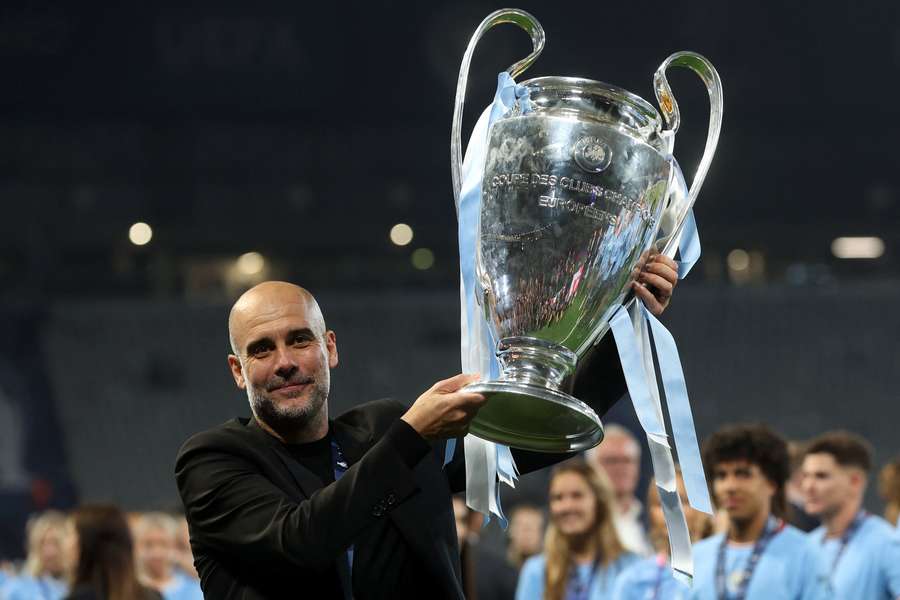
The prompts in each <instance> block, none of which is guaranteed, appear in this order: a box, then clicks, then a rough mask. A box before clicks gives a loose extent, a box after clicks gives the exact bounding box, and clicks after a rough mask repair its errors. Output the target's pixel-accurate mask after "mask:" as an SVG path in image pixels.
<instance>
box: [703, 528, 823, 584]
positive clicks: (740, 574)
mask: <svg viewBox="0 0 900 600" xmlns="http://www.w3.org/2000/svg"><path fill="white" fill-rule="evenodd" d="M723 539H724V534H719V535H715V536H713V537H711V538H707V539H705V540H702V541H700V542H697V543H696V544H694V583H693V588H692V591H691V596H690V598H692V599H693V600H721V599H720V598H718V597H717V590H716V561H717V560H718V554H719V546H720V545H721V544H722V540H723ZM752 553H753V544H747V545H741V546H734V545H732V544H728V545H727V546H726V550H725V570H724V574H725V593H726V597H727V598H728V599H729V600H730V599H732V598H735V597H736V595H737V593H738V589H739V587H740V584H741V582H742V581H743V579H744V578H745V577H747V567H748V563H749V562H750V556H751V554H752ZM818 560H819V558H818V551H817V549H816V547H815V544H814V543H813V541H812V540H811V539H810V538H809V536H808V535H807V534H805V533H803V532H802V531H800V530H799V529H797V528H795V527H792V526H790V525H787V526H785V527H784V529H782V530H781V531H780V532H778V533H776V534H775V535H774V537H772V539H771V540H770V541H769V543H768V545H767V546H766V548H765V551H764V552H763V553H762V555H761V556H760V557H759V562H758V563H757V565H756V568H755V569H754V572H753V574H752V575H751V577H750V583H749V584H748V586H747V596H746V600H819V599H830V598H831V595H830V594H829V592H828V587H827V585H825V583H824V582H823V581H822V580H821V579H820V578H819V576H818V575H817V574H818V573H820V572H821V570H820V569H819V562H818Z"/></svg>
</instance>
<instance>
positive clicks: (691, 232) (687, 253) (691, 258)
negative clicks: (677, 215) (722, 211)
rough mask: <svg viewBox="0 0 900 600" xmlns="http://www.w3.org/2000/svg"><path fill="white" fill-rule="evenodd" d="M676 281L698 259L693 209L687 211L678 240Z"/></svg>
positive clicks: (697, 234)
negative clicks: (678, 259)
mask: <svg viewBox="0 0 900 600" xmlns="http://www.w3.org/2000/svg"><path fill="white" fill-rule="evenodd" d="M678 254H679V258H680V259H681V260H680V261H679V262H678V279H684V278H685V277H687V275H688V273H690V272H691V269H692V268H693V267H694V265H695V264H696V263H697V260H699V258H700V234H699V233H697V222H696V221H695V220H694V209H693V208H692V209H690V210H688V213H687V216H686V217H685V219H684V225H682V229H681V239H680V240H678Z"/></svg>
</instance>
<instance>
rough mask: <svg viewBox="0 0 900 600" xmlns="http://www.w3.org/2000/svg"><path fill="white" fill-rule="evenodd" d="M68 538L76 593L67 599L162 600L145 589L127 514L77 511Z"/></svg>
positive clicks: (108, 509)
mask: <svg viewBox="0 0 900 600" xmlns="http://www.w3.org/2000/svg"><path fill="white" fill-rule="evenodd" d="M69 524H70V526H69V531H68V535H67V536H66V546H67V549H66V555H67V557H68V560H69V570H70V576H69V579H70V581H71V587H72V591H71V592H70V593H69V595H68V596H66V600H162V596H160V595H159V592H157V591H156V590H152V589H150V588H147V587H144V586H142V585H141V584H140V583H139V582H138V579H137V573H136V572H135V568H134V546H133V544H132V539H131V532H130V531H129V529H128V521H127V520H126V518H125V514H124V513H123V512H122V511H121V510H119V509H118V508H116V507H115V506H109V505H87V506H82V507H80V508H77V509H75V510H74V511H73V512H72V516H71V519H70V521H69Z"/></svg>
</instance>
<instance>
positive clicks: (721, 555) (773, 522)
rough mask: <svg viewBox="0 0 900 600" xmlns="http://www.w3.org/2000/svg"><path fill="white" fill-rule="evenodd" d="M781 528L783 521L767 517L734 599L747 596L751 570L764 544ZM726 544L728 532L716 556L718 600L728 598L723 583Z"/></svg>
mask: <svg viewBox="0 0 900 600" xmlns="http://www.w3.org/2000/svg"><path fill="white" fill-rule="evenodd" d="M782 529H784V521H781V520H777V519H775V518H774V517H769V520H768V521H766V528H765V529H764V530H763V533H762V535H761V536H760V537H759V539H758V540H756V543H755V544H754V545H753V553H752V554H751V555H750V560H748V561H747V569H746V571H745V573H744V577H742V578H741V582H740V583H739V584H738V590H737V594H736V595H735V598H734V600H744V598H745V597H746V596H747V587H748V586H749V585H750V578H751V577H753V572H754V571H755V570H756V565H757V564H758V563H759V559H760V558H762V555H763V552H765V551H766V546H768V545H769V542H770V541H772V538H773V537H775V535H776V534H778V533H779V532H781V530H782ZM727 545H728V534H725V537H723V538H722V543H721V544H719V552H718V555H717V556H716V597H717V598H718V599H719V600H726V599H727V598H728V589H727V587H726V585H725V548H726V546H727Z"/></svg>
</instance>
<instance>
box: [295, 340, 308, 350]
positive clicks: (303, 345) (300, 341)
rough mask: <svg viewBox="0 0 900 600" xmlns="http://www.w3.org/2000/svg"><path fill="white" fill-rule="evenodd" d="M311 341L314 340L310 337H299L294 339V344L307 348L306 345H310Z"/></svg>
mask: <svg viewBox="0 0 900 600" xmlns="http://www.w3.org/2000/svg"><path fill="white" fill-rule="evenodd" d="M311 343H312V340H310V339H308V338H297V339H295V340H294V345H295V346H299V347H301V348H305V347H306V346H309V345H310V344H311Z"/></svg>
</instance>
